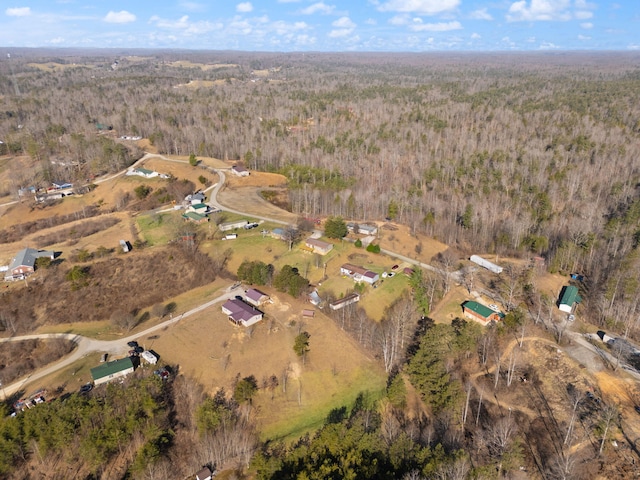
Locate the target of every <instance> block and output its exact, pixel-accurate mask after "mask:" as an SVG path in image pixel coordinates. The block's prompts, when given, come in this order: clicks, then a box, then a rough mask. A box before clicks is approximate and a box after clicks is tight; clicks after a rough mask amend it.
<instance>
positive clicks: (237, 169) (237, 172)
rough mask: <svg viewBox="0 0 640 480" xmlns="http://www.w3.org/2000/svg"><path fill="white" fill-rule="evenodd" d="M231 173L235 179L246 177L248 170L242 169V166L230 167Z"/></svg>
mask: <svg viewBox="0 0 640 480" xmlns="http://www.w3.org/2000/svg"><path fill="white" fill-rule="evenodd" d="M231 173H233V174H234V175H235V176H237V177H248V176H249V170H247V169H246V168H244V167H243V166H242V165H234V166H233V167H231Z"/></svg>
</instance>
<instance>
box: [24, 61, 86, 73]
mask: <svg viewBox="0 0 640 480" xmlns="http://www.w3.org/2000/svg"><path fill="white" fill-rule="evenodd" d="M27 65H28V66H29V67H32V68H37V69H38V70H42V71H44V72H60V71H62V70H66V69H69V68H79V67H82V68H95V66H94V65H83V64H78V63H56V62H46V63H28V64H27Z"/></svg>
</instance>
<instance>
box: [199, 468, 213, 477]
mask: <svg viewBox="0 0 640 480" xmlns="http://www.w3.org/2000/svg"><path fill="white" fill-rule="evenodd" d="M212 475H213V474H212V473H211V470H209V467H204V468H203V469H202V470H200V471H199V472H198V473H196V480H211V479H212Z"/></svg>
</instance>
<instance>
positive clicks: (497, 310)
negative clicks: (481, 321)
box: [489, 303, 500, 312]
mask: <svg viewBox="0 0 640 480" xmlns="http://www.w3.org/2000/svg"><path fill="white" fill-rule="evenodd" d="M489 308H490V309H491V310H493V311H494V312H499V311H500V309H499V308H498V306H497V305H494V304H493V303H492V304H491V305H489Z"/></svg>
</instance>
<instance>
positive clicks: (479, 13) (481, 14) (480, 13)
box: [469, 8, 493, 20]
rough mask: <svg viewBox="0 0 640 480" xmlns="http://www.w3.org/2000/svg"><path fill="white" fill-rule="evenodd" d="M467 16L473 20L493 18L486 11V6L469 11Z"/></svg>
mask: <svg viewBox="0 0 640 480" xmlns="http://www.w3.org/2000/svg"><path fill="white" fill-rule="evenodd" d="M469 16H470V17H471V18H473V19H474V20H493V17H492V16H491V14H490V13H489V12H487V9H486V8H482V9H480V10H476V11H474V12H471V14H470V15H469Z"/></svg>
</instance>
